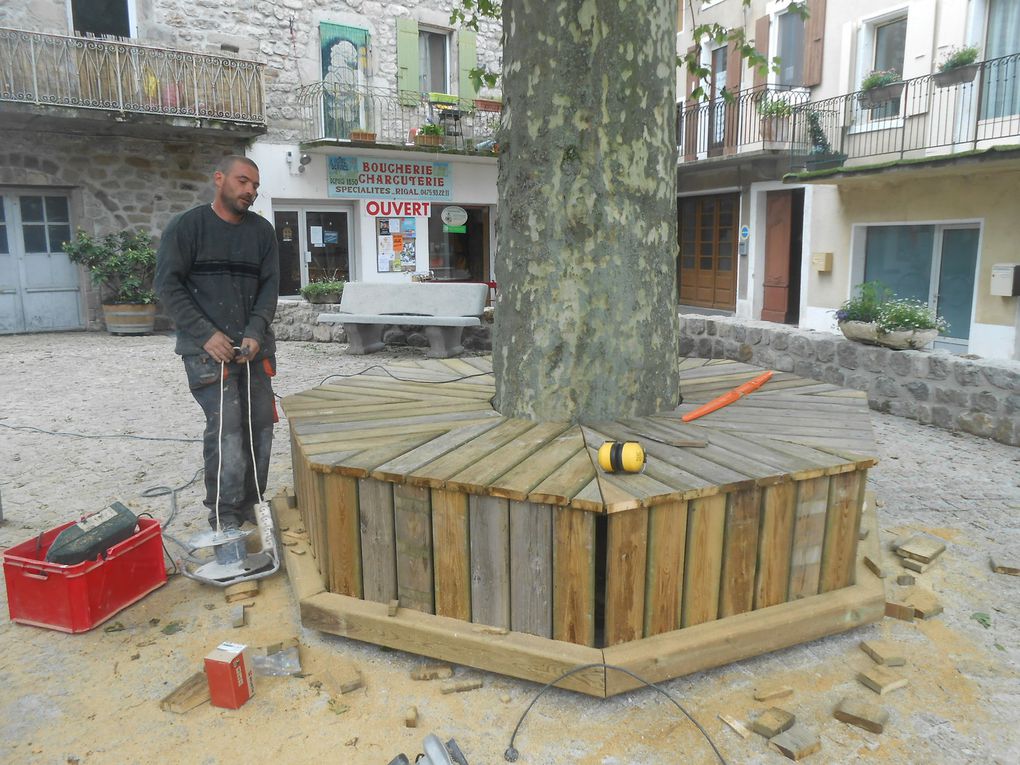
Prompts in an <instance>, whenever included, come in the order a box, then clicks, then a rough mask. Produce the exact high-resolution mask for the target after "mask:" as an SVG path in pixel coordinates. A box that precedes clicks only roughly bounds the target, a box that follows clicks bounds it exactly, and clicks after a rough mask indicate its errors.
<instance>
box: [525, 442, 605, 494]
mask: <svg viewBox="0 0 1020 765" xmlns="http://www.w3.org/2000/svg"><path fill="white" fill-rule="evenodd" d="M594 480H595V466H594V465H592V464H591V457H590V456H589V454H588V452H587V450H582V451H579V452H577V453H576V454H575V455H574V456H573V457H571V458H570V459H569V460H567V461H566V462H565V463H563V464H562V465H561V466H560V468H559V470H557V471H556V472H555V473H553V474H552V475H550V476H549V477H548V478H546V479H545V480H544V481H542V483H540V484H539V485H538V486H536V487H535V488H534V489H532V490H531V492H530V493H529V494H528V500H529V501H531V502H540V503H542V504H546V505H566V504H568V503H569V502H570V500H571V499H572V498H573V497H575V496H576V495H577V494H579V493H580V492H581V490H582V489H584V487H585V486H587V485H588V484H590V483H591V482H592V481H594Z"/></svg>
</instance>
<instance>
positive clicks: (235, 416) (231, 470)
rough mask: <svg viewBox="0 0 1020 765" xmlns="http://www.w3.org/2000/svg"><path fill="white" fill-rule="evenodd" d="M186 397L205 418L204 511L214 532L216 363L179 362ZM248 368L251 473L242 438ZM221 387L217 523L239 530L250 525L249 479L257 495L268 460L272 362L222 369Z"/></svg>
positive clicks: (193, 359) (252, 492)
mask: <svg viewBox="0 0 1020 765" xmlns="http://www.w3.org/2000/svg"><path fill="white" fill-rule="evenodd" d="M183 359H184V369H185V370H186V371H187V373H188V385H190V386H191V394H192V395H193V396H194V397H195V400H196V401H197V402H198V403H199V406H201V407H202V411H203V412H205V435H204V437H203V444H204V448H203V458H204V461H205V506H206V507H208V508H209V525H210V526H212V527H213V528H216V485H217V467H218V463H219V459H218V458H219V454H220V435H219V425H220V385H219V382H220V379H221V377H222V372H221V368H220V363H219V362H218V361H214V360H213V359H211V358H209V357H208V356H206V355H205V354H203V355H201V356H184V357H183ZM249 366H250V367H251V432H252V435H253V436H254V439H255V462H256V466H257V470H256V471H255V472H253V471H252V465H251V461H252V460H251V441H250V440H249V437H248V367H249ZM225 369H226V379H225V380H224V381H223V436H222V439H223V440H222V444H223V450H222V451H223V465H222V468H221V472H220V474H219V495H220V523H221V525H222V524H230V523H235V524H236V525H238V526H240V525H241V524H242V523H243V522H244V521H245V520H248V521H254V511H253V508H254V506H255V504H256V503H257V502H258V493H257V492H256V490H255V475H256V473H257V475H258V482H259V484H258V485H259V487H260V488H261V489H262V492H263V494H265V491H266V481H267V480H268V476H269V457H270V452H271V451H272V447H273V422H274V420H275V419H276V406H275V404H274V401H273V386H272V381H271V379H270V378H271V377H272V376H273V375H275V374H276V358H275V357H270V358H267V359H258V360H256V361H253V362H251V364H250V365H249V364H238V363H230V364H226V365H225Z"/></svg>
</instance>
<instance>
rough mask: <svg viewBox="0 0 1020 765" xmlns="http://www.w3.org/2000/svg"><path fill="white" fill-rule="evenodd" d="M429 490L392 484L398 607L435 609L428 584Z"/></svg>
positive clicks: (429, 559) (432, 594)
mask: <svg viewBox="0 0 1020 765" xmlns="http://www.w3.org/2000/svg"><path fill="white" fill-rule="evenodd" d="M430 499H431V497H430V495H429V490H428V489H424V488H421V487H419V486H407V485H404V484H397V485H395V486H394V487H393V525H394V529H395V531H396V539H397V598H398V599H399V600H400V606H401V608H413V609H414V610H416V611H422V612H423V613H427V614H431V613H434V612H435V593H434V590H433V584H432V518H431V515H432V512H431V510H432V508H431V503H430Z"/></svg>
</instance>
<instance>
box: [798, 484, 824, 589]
mask: <svg viewBox="0 0 1020 765" xmlns="http://www.w3.org/2000/svg"><path fill="white" fill-rule="evenodd" d="M828 503H829V478H828V477H827V476H822V477H820V478H813V479H810V480H807V481H798V482H797V511H796V517H795V518H794V522H793V550H792V552H791V554H790V592H789V599H790V600H796V599H797V598H806V597H808V596H809V595H817V594H818V582H819V577H820V575H821V564H822V543H823V542H824V540H825V511H826V507H827V506H828Z"/></svg>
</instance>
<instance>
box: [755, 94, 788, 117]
mask: <svg viewBox="0 0 1020 765" xmlns="http://www.w3.org/2000/svg"><path fill="white" fill-rule="evenodd" d="M758 114H759V115H761V116H762V117H763V118H766V119H772V118H776V117H789V116H790V115H791V114H793V108H792V107H791V106H790V104H789V103H788V102H786V101H784V100H783V99H781V98H763V99H762V100H761V101H759V102H758Z"/></svg>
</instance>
